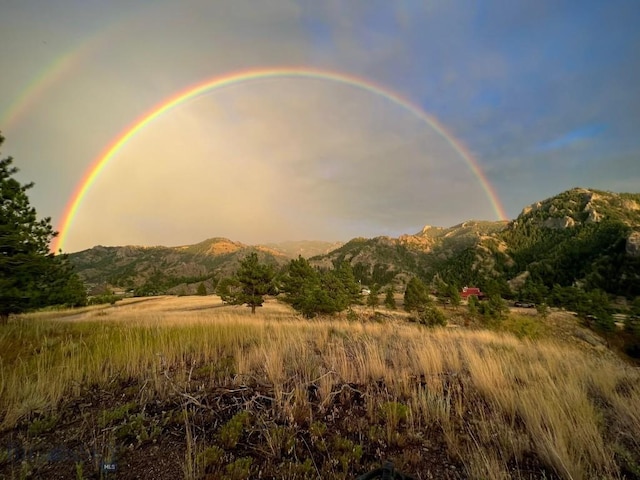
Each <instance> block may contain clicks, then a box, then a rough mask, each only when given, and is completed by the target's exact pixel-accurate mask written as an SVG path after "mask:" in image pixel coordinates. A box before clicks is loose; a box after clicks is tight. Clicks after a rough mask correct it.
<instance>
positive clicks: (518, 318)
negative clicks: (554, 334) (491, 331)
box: [499, 315, 546, 340]
mask: <svg viewBox="0 0 640 480" xmlns="http://www.w3.org/2000/svg"><path fill="white" fill-rule="evenodd" d="M499 330H501V331H505V332H509V333H512V334H514V335H515V336H516V337H518V338H530V339H532V340H536V339H538V338H540V337H542V336H543V335H544V334H545V332H546V327H545V325H544V323H543V322H540V321H539V320H537V319H536V318H535V317H532V316H529V315H509V316H508V317H507V318H505V319H504V320H503V321H502V322H501V323H500V324H499Z"/></svg>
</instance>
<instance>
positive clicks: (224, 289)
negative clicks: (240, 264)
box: [216, 277, 240, 305]
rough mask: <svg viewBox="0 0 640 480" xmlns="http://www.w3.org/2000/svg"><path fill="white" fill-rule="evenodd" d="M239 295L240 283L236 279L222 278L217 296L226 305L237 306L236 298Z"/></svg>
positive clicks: (217, 287)
mask: <svg viewBox="0 0 640 480" xmlns="http://www.w3.org/2000/svg"><path fill="white" fill-rule="evenodd" d="M239 293H240V282H239V281H238V279H237V278H234V277H226V278H222V279H220V281H219V282H218V285H217V286H216V295H218V296H219V297H220V299H221V300H222V301H223V302H224V303H229V304H232V305H233V304H235V302H236V297H237V296H238V294H239Z"/></svg>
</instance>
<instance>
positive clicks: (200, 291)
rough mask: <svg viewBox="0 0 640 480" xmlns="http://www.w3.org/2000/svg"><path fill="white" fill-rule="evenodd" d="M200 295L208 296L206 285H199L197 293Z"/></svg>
mask: <svg viewBox="0 0 640 480" xmlns="http://www.w3.org/2000/svg"><path fill="white" fill-rule="evenodd" d="M196 293H197V294H198V295H201V296H205V295H206V294H207V287H205V285H204V283H202V282H200V285H198V290H197V291H196Z"/></svg>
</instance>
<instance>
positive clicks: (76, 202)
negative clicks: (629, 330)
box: [53, 67, 507, 251]
mask: <svg viewBox="0 0 640 480" xmlns="http://www.w3.org/2000/svg"><path fill="white" fill-rule="evenodd" d="M286 77H290V78H312V79H321V80H331V81H335V82H338V83H343V84H347V85H351V86H353V87H356V88H360V89H363V90H366V91H369V92H371V93H375V94H376V95H380V96H382V97H384V98H386V99H388V100H390V101H392V102H393V103H395V104H397V105H400V106H402V107H403V108H405V109H407V110H409V111H410V112H411V113H413V114H414V115H415V116H416V117H418V118H420V119H422V120H423V121H425V122H426V123H427V124H428V125H429V126H430V127H431V128H433V129H434V130H435V131H436V132H438V133H439V134H440V135H441V136H442V137H443V138H444V139H445V140H446V141H447V142H448V143H449V144H450V145H451V147H453V149H454V150H455V151H456V152H458V154H459V155H460V156H461V157H462V158H463V159H464V160H465V162H466V163H467V165H468V166H469V168H470V170H471V171H472V173H473V174H474V175H475V176H476V177H477V178H478V180H479V182H480V184H481V185H482V188H483V190H484V191H485V192H486V194H487V196H488V198H489V201H490V202H491V205H492V207H493V209H494V210H495V213H496V214H497V215H498V217H499V218H500V220H505V219H506V218H507V217H506V214H505V212H504V208H503V206H502V204H501V202H500V200H499V198H498V195H497V194H496V192H495V191H494V189H493V187H492V186H491V184H490V183H489V181H488V180H487V178H486V176H485V175H484V172H483V171H482V169H481V168H480V165H479V164H478V162H477V161H476V160H475V159H474V158H473V156H472V155H471V154H470V153H469V151H468V150H467V149H466V148H465V147H464V145H462V143H460V142H459V141H458V140H456V139H455V138H454V137H453V136H452V135H451V134H450V133H448V132H447V131H446V130H445V128H444V127H443V126H442V125H440V124H439V123H438V121H437V120H436V119H435V118H434V117H432V116H430V115H429V114H427V113H426V112H424V111H423V110H422V109H421V108H419V107H417V106H415V105H413V104H412V103H411V102H409V101H408V100H406V99H405V98H403V97H401V96H400V95H398V94H397V93H395V92H393V91H391V90H388V89H386V88H384V87H382V86H379V85H376V84H374V83H371V82H370V81H368V80H365V79H363V78H359V77H356V76H353V75H347V74H344V73H339V72H333V71H327V70H317V69H312V68H301V67H295V68H265V69H253V70H246V71H240V72H234V73H230V74H227V75H222V76H218V77H215V78H213V79H209V80H206V81H204V82H201V83H198V84H197V85H194V86H191V87H188V88H187V89H185V90H182V91H180V92H178V93H177V94H175V95H173V96H171V97H170V98H168V99H166V100H164V101H162V102H161V103H160V104H159V105H157V106H155V107H154V108H153V109H151V111H149V112H148V113H145V114H144V115H143V116H142V117H140V118H139V119H138V120H136V121H135V122H134V123H133V124H132V125H130V126H129V127H127V128H126V129H125V130H124V131H123V132H122V133H121V134H120V135H119V136H118V137H116V139H115V140H114V141H113V143H111V144H110V146H109V147H107V149H106V150H105V151H104V152H103V153H102V154H101V155H100V156H99V157H98V159H97V160H96V161H95V162H94V163H93V164H92V165H91V167H89V169H88V170H87V173H86V174H85V176H84V178H83V179H82V180H81V181H80V183H79V186H78V188H77V189H76V191H75V193H74V194H73V195H72V197H71V200H70V201H69V203H68V204H67V208H66V213H65V214H64V215H63V220H62V224H61V227H60V229H59V231H60V234H59V235H58V237H57V242H56V244H55V246H54V247H53V250H54V251H58V250H59V249H61V248H62V247H63V246H64V242H65V240H66V237H67V234H68V233H69V228H70V227H71V223H72V222H73V217H74V216H75V215H76V213H77V211H78V208H79V206H80V203H81V202H82V199H83V198H84V196H85V194H86V193H87V192H88V191H89V188H90V187H91V185H92V184H93V182H94V181H95V180H96V178H98V175H100V172H102V169H103V168H104V167H105V166H106V165H107V163H109V160H111V158H112V157H113V156H114V155H115V154H116V153H117V152H118V151H119V150H120V149H121V148H122V147H123V146H124V145H125V144H126V143H127V142H128V141H129V140H130V139H131V138H133V137H134V136H135V135H136V134H137V133H138V132H139V131H140V130H142V129H143V128H145V127H146V126H147V125H149V124H150V123H151V122H153V121H154V120H155V119H156V118H158V117H159V116H161V115H162V114H164V113H166V112H168V111H169V110H171V109H172V108H174V107H176V106H178V105H180V104H181V103H183V102H186V101H188V100H190V99H193V98H195V97H197V96H198V95H201V94H203V93H207V92H209V91H211V90H215V89H217V88H221V87H225V86H229V85H234V84H238V83H241V82H248V81H251V80H258V79H269V78H286Z"/></svg>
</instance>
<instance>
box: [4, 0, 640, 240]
mask: <svg viewBox="0 0 640 480" xmlns="http://www.w3.org/2000/svg"><path fill="white" fill-rule="evenodd" d="M638 25H640V3H639V2H637V1H636V0H609V1H606V2H605V1H600V0H598V1H591V0H574V1H563V0H531V1H529V0H522V1H510V0H500V1H497V0H488V1H480V0H479V1H474V2H469V1H466V0H464V1H462V0H460V1H458V0H433V1H431V0H421V1H417V0H416V1H412V0H397V1H394V2H388V1H382V0H380V1H378V0H348V1H346V0H345V1H337V0H320V1H319V0H301V1H289V0H261V1H253V0H251V1H250V0H184V1H181V2H175V1H163V0H148V1H143V0H109V1H104V0H102V1H101V0H46V1H45V0H0V58H2V65H3V72H2V74H1V75H0V132H1V133H2V135H3V136H4V137H5V142H4V144H3V145H2V146H1V147H0V155H1V156H2V157H6V156H12V157H13V158H14V164H15V166H16V167H18V168H19V169H20V172H19V174H18V178H19V179H20V180H21V181H23V182H31V181H33V182H35V186H34V187H33V188H32V189H31V190H30V191H29V193H30V199H31V203H32V205H33V206H34V207H35V208H36V209H37V211H38V214H39V215H40V216H42V217H45V216H46V217H51V222H52V224H53V225H54V226H55V228H56V229H57V230H58V231H60V232H61V235H60V237H59V238H60V241H56V243H55V244H54V245H53V246H54V247H57V248H61V249H62V250H63V251H65V252H74V251H79V250H83V249H86V248H90V247H92V246H95V245H132V244H134V245H149V246H150V245H166V246H177V245H187V244H193V243H197V242H199V241H202V240H204V239H206V238H211V237H227V238H230V239H232V240H236V241H240V242H243V243H248V244H258V243H267V242H277V241H284V240H327V241H346V240H348V239H350V238H353V237H358V236H363V237H373V236H378V235H390V236H398V235H401V234H405V233H408V234H412V233H416V232H418V231H420V230H421V229H422V227H423V226H425V225H435V226H444V227H448V226H453V225H455V224H458V223H461V222H463V221H466V220H471V219H477V220H499V219H501V218H507V219H512V218H515V217H516V216H517V215H518V214H519V213H520V211H521V210H522V208H523V207H525V206H527V205H529V204H531V203H533V202H536V201H538V200H542V199H544V198H548V197H550V196H553V195H555V194H558V193H560V192H562V191H564V190H567V189H570V188H573V187H586V188H596V189H601V190H608V191H614V192H639V191H640V134H639V133H638V132H639V127H640V87H639V86H640V54H638V52H640V29H638V28H637V26H638ZM267 71H270V72H272V73H273V72H281V73H278V74H272V75H267V76H265V75H251V72H263V73H264V72H267ZM286 72H288V73H286ZM296 72H297V73H298V74H294V73H296ZM300 72H304V74H300ZM225 78H231V79H236V80H233V81H228V82H226V83H224V82H221V81H220V80H221V79H225ZM202 85H210V87H207V88H205V89H203V90H202V91H200V92H198V94H193V95H191V96H190V95H188V92H193V89H194V88H196V87H198V86H202ZM181 94H183V97H184V98H183V99H182V100H179V99H180V95H181ZM171 99H174V100H175V99H178V101H176V102H175V104H174V105H171V108H166V110H160V109H161V108H162V107H163V106H167V104H168V102H169V101H170V100H171ZM145 119H147V121H146V122H145V121H144V120H145ZM119 141H120V143H118V142H119ZM112 147H113V148H112ZM98 166H100V168H99V169H97V168H96V167H98ZM88 179H90V181H88Z"/></svg>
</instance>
